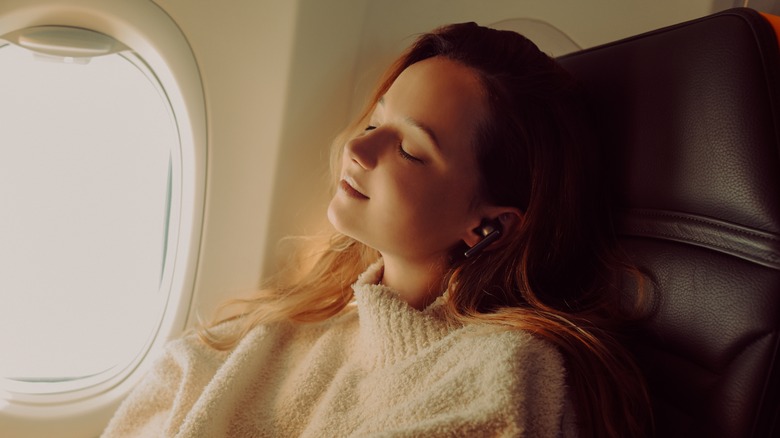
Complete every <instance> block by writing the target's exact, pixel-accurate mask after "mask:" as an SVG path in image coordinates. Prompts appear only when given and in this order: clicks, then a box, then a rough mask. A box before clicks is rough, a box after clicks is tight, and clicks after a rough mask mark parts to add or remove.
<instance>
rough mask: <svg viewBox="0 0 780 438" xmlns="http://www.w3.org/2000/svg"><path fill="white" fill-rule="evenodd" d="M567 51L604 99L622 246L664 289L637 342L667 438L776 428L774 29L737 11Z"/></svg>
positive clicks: (778, 69) (596, 97)
mask: <svg viewBox="0 0 780 438" xmlns="http://www.w3.org/2000/svg"><path fill="white" fill-rule="evenodd" d="M560 61H561V63H562V64H563V65H564V67H565V68H566V69H567V70H569V71H570V72H572V73H573V74H574V76H575V77H577V78H578V79H579V80H580V81H581V82H582V83H583V85H584V87H585V88H586V90H587V91H588V93H589V94H590V95H591V97H592V99H593V105H595V112H596V113H597V118H598V125H599V131H600V135H601V136H602V138H601V140H602V141H603V145H604V148H605V153H606V157H607V160H608V162H609V163H608V164H609V172H608V175H606V177H607V178H609V179H610V181H609V183H610V186H611V187H614V193H612V195H613V197H614V202H613V204H614V205H615V208H616V222H617V228H618V233H619V235H620V240H621V245H622V246H623V248H624V249H625V251H626V252H627V253H628V254H629V256H630V257H631V259H632V261H633V262H634V263H635V264H636V265H637V266H639V267H640V268H642V269H643V270H644V271H646V272H647V273H648V276H649V278H650V279H651V280H652V283H653V289H654V292H655V294H656V297H657V300H658V301H657V309H656V311H655V312H654V313H653V314H652V315H651V316H650V317H649V318H648V319H647V320H646V321H643V322H642V323H641V326H640V327H639V329H638V331H637V332H636V333H635V334H632V335H631V337H630V340H629V343H630V345H629V348H631V349H632V351H634V353H635V354H636V357H637V360H638V362H639V364H640V367H641V368H642V369H643V371H644V373H645V375H646V378H647V381H648V386H649V390H650V395H651V397H652V400H653V404H654V415H655V420H656V432H657V436H659V437H678V436H679V437H698V436H707V437H749V436H780V430H777V428H778V424H777V423H778V419H777V417H778V411H779V406H780V391H779V390H778V388H779V386H780V385H778V374H779V371H780V367H779V366H778V362H780V358H778V343H779V341H780V146H779V145H780V141H779V138H780V136H779V134H780V87H779V86H780V53H779V52H778V42H777V39H776V36H775V33H774V32H773V29H772V27H771V25H770V24H769V23H768V22H767V20H766V19H765V18H764V17H763V16H762V15H760V14H759V13H757V12H755V11H753V10H750V9H742V8H738V9H732V10H728V11H724V12H722V13H718V14H715V15H711V16H708V17H704V18H701V19H697V20H694V21H690V22H686V23H682V24H679V25H675V26H671V27H668V28H664V29H660V30H657V31H653V32H649V33H646V34H643V35H639V36H636V37H632V38H628V39H625V40H621V41H618V42H615V43H611V44H607V45H604V46H600V47H596V48H593V49H589V50H585V51H582V52H578V53H574V54H571V55H567V56H565V57H563V58H561V59H560ZM773 428H775V430H774V431H773Z"/></svg>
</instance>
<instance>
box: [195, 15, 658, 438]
mask: <svg viewBox="0 0 780 438" xmlns="http://www.w3.org/2000/svg"><path fill="white" fill-rule="evenodd" d="M434 56H441V57H446V58H448V59H450V60H453V61H456V62H459V63H462V64H463V65H465V66H468V67H470V68H471V69H473V70H474V71H475V72H476V73H477V75H478V76H479V77H480V79H481V83H482V86H483V88H484V91H485V93H486V95H487V101H488V117H486V118H485V120H484V121H483V122H482V123H481V125H480V127H479V130H478V134H477V135H476V138H475V139H474V145H473V146H474V150H475V154H476V159H477V162H478V166H479V169H480V173H481V176H482V181H481V188H480V191H481V195H482V196H483V198H484V200H485V201H487V202H489V203H491V204H493V205H500V206H512V207H516V208H518V209H519V210H521V211H522V212H524V216H523V220H522V221H520V224H519V226H518V227H517V228H516V229H514V230H512V232H511V233H508V234H506V235H505V236H504V237H502V239H501V240H500V241H499V243H497V244H496V246H497V247H495V248H493V249H492V250H491V251H486V252H484V253H482V254H480V255H479V256H478V257H473V258H468V259H467V258H464V257H460V256H459V255H458V253H457V252H453V256H452V263H451V269H450V270H449V272H448V274H447V275H446V276H445V278H444V279H443V281H442V288H443V289H442V290H448V291H449V297H450V298H449V300H448V302H447V309H448V312H447V314H448V316H449V317H450V318H452V319H453V320H456V321H459V322H461V323H489V324H495V325H499V326H504V327H508V328H512V329H520V330H526V331H529V332H532V333H534V334H535V335H537V336H539V337H542V338H545V339H547V340H549V341H550V342H552V343H553V344H555V345H556V346H557V347H558V348H559V350H560V351H561V352H562V353H563V355H564V358H565V361H566V364H567V372H568V381H569V385H570V386H571V387H572V388H573V394H574V402H575V403H574V405H575V407H576V410H577V419H578V424H579V429H580V434H581V435H582V436H584V437H623V436H632V437H636V436H643V435H645V434H647V433H648V431H649V428H650V424H651V415H650V403H649V400H648V397H647V392H646V390H645V386H644V383H643V380H642V377H641V374H640V372H639V371H638V369H637V367H636V366H635V364H634V363H633V361H632V360H631V357H630V355H629V354H628V353H627V352H626V351H625V349H624V348H623V347H622V345H621V343H620V342H619V333H620V330H622V329H623V327H625V323H626V322H628V321H630V320H631V319H633V318H635V317H637V316H638V315H639V312H640V311H641V310H642V309H643V308H644V307H643V304H644V302H645V299H644V298H643V293H642V292H643V290H644V288H643V287H641V283H642V281H641V280H642V277H641V276H640V275H638V273H637V272H636V270H635V269H633V268H631V267H630V266H628V265H626V264H625V263H623V262H622V261H621V259H620V258H618V257H617V256H616V246H615V239H614V236H613V235H612V233H611V227H610V218H609V209H608V206H607V203H606V197H605V195H604V193H606V190H605V188H604V187H602V186H601V182H600V181H603V178H600V172H601V169H600V167H599V161H598V156H599V151H598V150H597V149H596V146H597V144H598V143H597V142H595V141H593V138H592V136H591V132H590V131H589V130H588V126H589V124H588V122H587V119H586V116H587V113H588V112H587V109H586V108H585V106H584V101H583V99H582V96H581V93H580V92H579V89H578V87H577V84H576V82H575V81H574V80H573V79H572V78H571V76H570V75H569V74H568V73H567V72H566V71H565V70H563V69H562V68H561V67H560V66H559V65H558V64H557V63H556V62H555V61H554V60H553V59H551V58H550V57H549V56H547V55H545V54H544V53H542V52H541V51H540V50H539V49H538V48H537V47H536V46H535V45H534V44H533V43H532V42H531V41H529V40H528V39H526V38H525V37H523V36H521V35H519V34H517V33H514V32H509V31H498V30H494V29H489V28H485V27H480V26H477V25H476V24H474V23H464V24H455V25H450V26H445V27H442V28H439V29H437V30H435V31H433V32H431V33H427V34H424V35H422V36H421V37H420V38H418V40H417V41H416V42H415V43H414V44H413V45H412V46H411V47H410V48H409V49H408V50H407V51H406V52H405V53H404V54H403V55H402V56H401V57H400V58H399V59H398V60H397V61H396V62H395V63H394V64H393V66H391V68H390V69H389V70H388V72H387V74H386V75H385V77H384V79H383V80H382V81H381V83H380V85H379V87H378V89H377V90H376V92H375V94H374V96H373V99H372V100H371V101H370V104H369V105H368V106H367V108H366V110H365V111H364V112H363V113H362V115H361V116H360V117H359V118H358V119H357V120H356V121H355V122H354V123H353V124H352V125H351V126H350V127H349V128H347V129H346V130H345V131H344V133H342V135H341V136H340V137H339V138H338V139H337V140H336V142H335V143H334V147H333V153H332V157H331V166H332V169H333V170H336V171H335V172H333V174H334V176H336V175H338V174H339V173H338V171H337V169H338V168H337V167H335V166H337V165H338V163H340V156H341V153H342V150H343V147H342V145H343V144H344V141H345V140H346V139H347V138H349V137H351V136H352V135H355V134H356V132H357V131H358V130H359V129H360V128H361V127H362V125H363V124H365V122H366V119H367V118H368V117H369V115H370V113H371V111H372V110H373V108H374V106H375V105H376V104H377V102H378V101H379V99H380V98H381V97H382V96H383V95H384V94H385V93H386V92H387V90H388V89H389V88H390V86H391V85H392V84H393V82H394V81H395V79H396V78H397V77H398V75H400V74H401V72H402V71H403V70H404V69H405V68H407V67H408V66H410V65H412V64H414V63H416V62H419V61H421V60H424V59H427V58H431V57H434ZM377 257H378V253H377V252H376V251H374V250H372V249H370V248H368V247H366V246H365V245H363V244H361V243H359V242H357V241H355V240H353V239H351V238H349V237H347V236H344V235H340V234H338V233H336V234H334V235H333V236H332V237H331V238H330V240H329V242H328V243H327V245H326V248H325V249H324V250H322V251H321V252H320V253H319V255H318V258H317V260H316V262H315V263H314V265H313V267H312V268H311V269H309V270H307V271H306V272H304V273H303V274H302V275H299V276H295V278H294V279H293V280H289V279H287V280H284V281H283V280H281V279H279V278H277V279H275V280H274V282H273V283H272V284H271V285H269V287H268V288H266V289H264V290H262V291H260V292H258V293H257V294H256V296H254V297H253V298H251V299H247V300H241V301H240V304H242V310H241V311H240V314H241V315H243V316H244V318H243V319H242V322H241V324H240V326H241V327H242V330H241V331H240V332H239V333H235V334H233V335H232V336H228V337H225V336H222V337H218V336H216V335H214V334H213V332H211V331H209V330H207V329H204V330H201V332H200V333H201V335H202V337H203V339H204V340H205V341H206V342H208V343H209V344H210V345H212V346H214V347H215V348H221V349H225V348H230V347H231V346H232V345H235V343H236V342H237V341H238V340H239V339H240V338H241V337H242V336H243V335H244V334H246V333H247V332H248V331H249V330H251V329H252V328H253V327H255V326H256V325H258V324H262V323H268V322H271V321H277V320H282V319H289V320H295V321H316V320H323V319H327V318H329V317H331V316H333V315H335V314H337V313H339V312H341V311H342V310H343V309H344V308H345V306H346V305H347V303H349V302H350V301H351V299H352V291H351V288H350V285H351V284H352V283H353V282H354V281H355V280H356V278H357V276H358V274H359V273H360V272H362V271H363V270H364V269H365V268H366V267H367V266H368V265H369V264H370V263H371V262H372V261H374V260H375V259H376V258H377ZM626 274H630V275H628V276H627V275H626ZM626 277H629V278H631V279H632V280H631V281H629V282H628V283H629V284H632V285H634V287H633V293H630V294H622V291H623V290H624V289H625V287H624V283H626V282H625V281H624V279H625V278H626ZM634 280H639V281H634ZM627 304H628V305H627Z"/></svg>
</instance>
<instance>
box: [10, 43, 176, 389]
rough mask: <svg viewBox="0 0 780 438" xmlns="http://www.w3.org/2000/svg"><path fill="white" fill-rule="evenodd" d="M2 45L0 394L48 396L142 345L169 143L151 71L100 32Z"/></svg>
mask: <svg viewBox="0 0 780 438" xmlns="http://www.w3.org/2000/svg"><path fill="white" fill-rule="evenodd" d="M39 30H40V29H39ZM60 30H62V32H60ZM82 37H83V38H82ZM52 38H54V39H56V38H60V39H61V40H63V41H66V43H67V44H63V45H61V47H60V46H58V45H57V44H52V41H54V40H52ZM69 38H70V39H71V40H73V41H70V42H68V39H69ZM80 39H83V40H84V41H82V42H81V43H79V44H74V41H75V42H76V43H78V40H80ZM16 42H17V43H18V44H17V43H11V44H5V45H2V46H0V71H2V81H0V139H1V140H0V151H1V152H2V159H0V205H1V206H2V207H0V303H2V305H1V306H0V351H4V352H9V351H10V352H13V354H5V353H4V354H3V359H2V360H0V389H3V388H2V387H5V389H7V390H13V391H14V392H17V393H19V392H21V393H27V394H39V393H47V394H51V393H57V392H65V391H70V390H73V389H79V388H83V387H86V386H89V385H94V384H95V383H99V382H101V381H105V380H106V379H109V378H111V377H113V376H115V375H117V374H118V373H120V372H122V371H123V370H124V369H126V368H127V367H129V366H131V364H132V363H133V362H134V361H136V360H137V358H138V357H139V356H142V355H143V354H144V353H145V351H146V349H147V348H148V346H149V344H150V342H151V340H153V338H154V335H155V332H156V330H157V327H158V325H159V323H160V320H161V318H162V314H163V311H164V307H165V305H166V301H167V298H168V289H169V288H170V286H166V281H165V280H164V279H165V278H166V269H168V268H169V266H170V265H171V260H169V259H170V257H171V256H170V254H169V251H168V241H169V235H170V234H172V233H175V232H176V229H175V227H176V225H175V224H172V223H170V220H169V219H170V218H171V217H172V216H171V215H172V211H173V210H175V209H176V206H175V205H172V202H171V199H172V195H173V197H174V198H175V197H176V193H177V191H178V190H180V188H179V187H178V186H179V184H178V183H177V181H178V179H177V178H176V177H175V175H176V169H177V168H178V166H180V164H179V161H180V156H179V155H180V144H179V135H178V131H177V125H176V120H175V118H174V114H173V111H172V109H171V105H170V103H169V101H168V99H167V97H166V94H165V92H164V90H163V88H162V87H161V85H160V84H159V82H158V81H157V80H156V78H155V75H154V74H153V73H152V72H151V70H150V69H149V68H147V66H146V65H145V63H144V62H143V60H142V59H141V58H140V57H138V56H137V55H135V54H133V53H132V52H130V51H129V50H124V51H122V50H118V49H121V48H122V47H121V45H120V44H118V43H117V44H113V43H116V41H113V40H112V39H111V38H110V37H107V36H105V35H102V34H97V33H95V32H91V31H86V30H77V29H74V28H61V29H58V28H49V29H43V30H42V31H41V32H38V33H37V34H29V35H27V38H22V37H19V38H17V41H16ZM0 43H1V42H0ZM79 47H81V48H82V49H83V50H81V51H79V50H78V48H79ZM125 49H126V48H125ZM173 213H174V215H175V214H176V212H175V211H173Z"/></svg>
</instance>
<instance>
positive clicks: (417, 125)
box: [377, 96, 441, 149]
mask: <svg viewBox="0 0 780 438" xmlns="http://www.w3.org/2000/svg"><path fill="white" fill-rule="evenodd" d="M377 103H378V104H379V105H382V106H384V105H385V97H384V96H382V97H380V98H379V102H377ZM404 121H405V122H406V123H408V124H409V125H411V126H413V127H415V128H417V129H419V130H420V131H422V132H423V133H424V134H425V135H426V136H428V139H430V140H431V143H433V145H434V146H436V148H437V149H441V146H439V140H438V139H437V138H436V133H435V132H434V131H433V129H431V128H430V127H429V126H427V125H425V124H423V123H421V122H420V121H419V120H416V119H413V118H411V117H406V118H405V119H404Z"/></svg>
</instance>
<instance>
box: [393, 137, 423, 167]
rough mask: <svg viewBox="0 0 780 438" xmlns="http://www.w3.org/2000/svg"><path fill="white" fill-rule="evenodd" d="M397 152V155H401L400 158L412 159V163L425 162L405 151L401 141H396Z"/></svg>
mask: <svg viewBox="0 0 780 438" xmlns="http://www.w3.org/2000/svg"><path fill="white" fill-rule="evenodd" d="M398 154H399V155H400V156H401V158H403V159H404V160H409V161H412V162H414V163H418V164H425V162H424V161H423V160H421V159H419V158H417V157H415V156H414V155H412V154H410V153H408V152H406V151H405V150H404V147H403V143H401V142H400V141H399V142H398Z"/></svg>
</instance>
